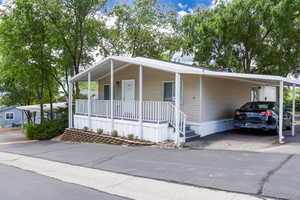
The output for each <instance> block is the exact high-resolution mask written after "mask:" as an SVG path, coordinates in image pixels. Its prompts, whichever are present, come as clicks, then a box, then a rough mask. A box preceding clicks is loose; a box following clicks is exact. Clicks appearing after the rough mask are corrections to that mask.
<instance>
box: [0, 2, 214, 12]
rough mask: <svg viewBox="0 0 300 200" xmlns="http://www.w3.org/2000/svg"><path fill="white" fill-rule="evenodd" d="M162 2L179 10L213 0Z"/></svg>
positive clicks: (205, 4)
mask: <svg viewBox="0 0 300 200" xmlns="http://www.w3.org/2000/svg"><path fill="white" fill-rule="evenodd" d="M113 1H116V0H113ZM117 1H120V0H117ZM121 1H125V2H126V1H127V2H128V1H132V0H121ZM2 2H3V0H0V4H2ZM158 2H160V3H168V4H170V5H172V6H173V7H174V8H175V9H176V10H177V11H181V10H186V11H188V9H189V8H195V7H197V6H199V5H201V6H203V7H209V6H210V5H211V3H212V0H158Z"/></svg>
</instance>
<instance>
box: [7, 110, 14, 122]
mask: <svg viewBox="0 0 300 200" xmlns="http://www.w3.org/2000/svg"><path fill="white" fill-rule="evenodd" d="M14 117H15V116H14V113H13V112H6V113H5V120H13V119H14Z"/></svg>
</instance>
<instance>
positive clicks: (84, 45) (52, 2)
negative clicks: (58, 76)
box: [38, 0, 107, 95]
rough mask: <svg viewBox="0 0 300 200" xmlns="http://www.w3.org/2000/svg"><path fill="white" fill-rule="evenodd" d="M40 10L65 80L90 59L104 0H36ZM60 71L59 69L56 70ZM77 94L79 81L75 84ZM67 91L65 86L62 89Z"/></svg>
mask: <svg viewBox="0 0 300 200" xmlns="http://www.w3.org/2000/svg"><path fill="white" fill-rule="evenodd" d="M38 2H39V5H40V6H41V11H42V13H43V15H44V16H45V17H46V19H47V21H48V22H49V24H50V25H51V28H50V30H51V32H52V33H53V35H52V37H53V40H54V41H56V44H57V51H56V53H57V57H58V59H59V63H60V64H61V65H62V66H63V70H64V71H63V73H64V77H65V83H66V85H67V87H68V80H67V79H68V77H69V76H74V75H76V74H78V73H79V72H80V69H81V68H82V67H85V66H86V65H88V64H90V63H91V61H92V60H93V56H92V53H93V52H94V51H95V50H96V48H97V46H98V45H99V41H100V40H101V37H102V34H103V30H105V28H104V22H103V20H101V13H100V12H101V10H103V9H104V8H105V6H106V3H107V0H84V1H82V0H63V1H61V0H47V1H46V0H38ZM58 73H59V72H58ZM75 87H76V95H79V93H80V88H79V85H78V83H76V85H75ZM65 91H66V89H65Z"/></svg>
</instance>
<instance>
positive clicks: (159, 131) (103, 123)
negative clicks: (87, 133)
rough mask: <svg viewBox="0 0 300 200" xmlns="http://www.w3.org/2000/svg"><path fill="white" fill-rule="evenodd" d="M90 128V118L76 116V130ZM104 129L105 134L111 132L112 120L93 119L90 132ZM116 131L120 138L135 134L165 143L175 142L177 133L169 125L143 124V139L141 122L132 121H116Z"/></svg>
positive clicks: (144, 138)
mask: <svg viewBox="0 0 300 200" xmlns="http://www.w3.org/2000/svg"><path fill="white" fill-rule="evenodd" d="M88 126H89V118H88V116H84V115H74V128H77V129H83V128H84V127H88ZM97 129H103V130H104V132H105V133H110V132H111V119H110V118H102V117H91V127H90V128H89V130H92V131H97ZM114 130H116V131H118V135H119V136H122V137H123V136H124V137H126V136H128V135H129V134H133V135H134V137H137V138H139V139H143V140H147V141H152V142H163V141H165V140H174V138H175V133H174V130H173V128H170V127H169V125H168V123H149V122H143V137H142V138H140V137H139V134H138V133H139V122H138V121H130V120H121V119H114Z"/></svg>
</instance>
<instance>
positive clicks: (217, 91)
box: [201, 76, 257, 122]
mask: <svg viewBox="0 0 300 200" xmlns="http://www.w3.org/2000/svg"><path fill="white" fill-rule="evenodd" d="M254 86H257V85H255V84H253V83H249V82H244V81H238V80H232V79H226V78H219V77H208V76H203V77H202V98H201V100H202V101H201V108H202V111H201V112H202V113H201V118H202V120H201V122H206V121H215V120H223V119H231V118H233V113H234V110H235V109H238V108H240V107H241V106H242V105H243V104H245V103H247V102H249V101H251V88H252V87H254Z"/></svg>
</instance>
